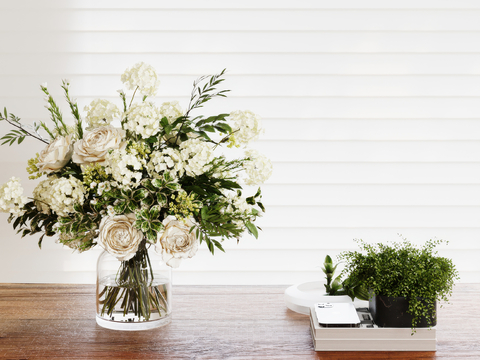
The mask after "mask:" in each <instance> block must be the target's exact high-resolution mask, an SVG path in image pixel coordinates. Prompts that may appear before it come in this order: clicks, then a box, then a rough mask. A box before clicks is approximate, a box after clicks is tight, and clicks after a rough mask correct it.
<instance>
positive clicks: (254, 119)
mask: <svg viewBox="0 0 480 360" xmlns="http://www.w3.org/2000/svg"><path fill="white" fill-rule="evenodd" d="M225 119H226V120H227V121H229V122H231V128H232V130H233V133H232V135H230V138H229V141H230V144H229V147H233V146H236V147H240V146H242V145H243V146H245V145H247V144H248V143H249V142H250V141H252V140H256V139H257V138H258V136H259V135H260V134H261V133H262V132H263V129H262V128H261V127H260V117H259V116H258V115H255V114H254V113H253V112H251V111H249V110H246V111H241V110H237V111H234V112H231V113H230V115H229V116H228V117H226V118H225Z"/></svg>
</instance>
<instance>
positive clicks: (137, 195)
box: [133, 189, 148, 201]
mask: <svg viewBox="0 0 480 360" xmlns="http://www.w3.org/2000/svg"><path fill="white" fill-rule="evenodd" d="M147 196H148V191H147V190H146V189H137V190H135V191H134V192H133V199H134V200H136V201H140V200H143V199H145V198H146V197H147Z"/></svg>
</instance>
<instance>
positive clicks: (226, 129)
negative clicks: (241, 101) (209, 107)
mask: <svg viewBox="0 0 480 360" xmlns="http://www.w3.org/2000/svg"><path fill="white" fill-rule="evenodd" d="M215 128H216V129H217V130H219V131H220V132H224V133H226V134H230V133H232V132H233V130H232V128H231V127H230V125H228V124H225V123H218V124H216V125H215Z"/></svg>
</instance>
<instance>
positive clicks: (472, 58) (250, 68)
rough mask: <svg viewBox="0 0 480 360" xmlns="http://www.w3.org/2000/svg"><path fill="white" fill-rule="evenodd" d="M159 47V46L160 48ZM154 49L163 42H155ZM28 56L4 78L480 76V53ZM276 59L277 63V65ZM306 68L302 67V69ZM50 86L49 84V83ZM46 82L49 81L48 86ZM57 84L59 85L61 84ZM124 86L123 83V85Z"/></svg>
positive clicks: (16, 57)
mask: <svg viewBox="0 0 480 360" xmlns="http://www.w3.org/2000/svg"><path fill="white" fill-rule="evenodd" d="M155 44H159V45H155ZM152 46H153V47H155V46H159V49H161V41H160V39H158V42H157V41H155V42H154V44H153V45H152ZM194 58H195V61H192V55H191V54H144V55H142V56H141V57H139V56H138V55H135V54H83V55H79V54H35V56H25V55H24V54H4V55H2V65H3V66H2V67H1V68H0V75H38V74H45V75H52V74H55V75H59V76H60V77H64V76H68V75H74V74H99V75H110V74H113V75H117V76H118V75H119V74H121V73H123V72H124V70H125V69H126V68H127V67H129V66H132V65H133V64H135V63H137V62H138V61H144V62H146V63H149V64H151V65H152V66H154V67H155V68H157V69H159V70H161V69H165V71H166V72H168V73H170V74H198V75H203V74H211V73H218V72H219V71H220V70H221V69H224V68H227V69H228V70H229V71H230V72H231V73H233V74H245V75H252V74H255V75H256V74H274V75H284V74H304V75H319V74H335V75H336V74H358V75H362V74H368V75H371V74H384V75H395V74H407V75H416V74H421V75H429V74H435V75H437V74H445V75H451V74H453V75H459V74H466V75H471V74H473V75H475V74H477V75H478V74H480V68H479V67H478V66H477V64H478V63H479V62H480V54H305V53H304V54H275V55H273V56H265V55H264V54H255V53H250V54H242V55H241V56H240V55H239V54H195V56H194ZM272 58H273V60H272ZM299 64H301V66H299ZM45 80H46V81H50V79H45ZM45 80H44V81H45ZM56 81H58V80H56ZM119 84H120V83H119Z"/></svg>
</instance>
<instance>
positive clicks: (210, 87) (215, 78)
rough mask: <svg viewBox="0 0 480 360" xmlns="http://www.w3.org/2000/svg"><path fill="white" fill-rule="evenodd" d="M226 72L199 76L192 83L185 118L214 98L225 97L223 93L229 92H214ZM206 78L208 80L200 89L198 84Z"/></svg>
mask: <svg viewBox="0 0 480 360" xmlns="http://www.w3.org/2000/svg"><path fill="white" fill-rule="evenodd" d="M226 70H227V69H223V70H222V71H221V72H220V74H217V75H205V76H201V77H199V78H198V79H197V80H195V81H194V82H193V89H192V93H191V95H190V102H189V104H188V110H187V112H186V113H185V117H188V115H189V114H190V111H192V110H193V109H197V108H201V107H202V106H203V104H204V103H206V102H207V101H210V100H211V99H213V98H214V97H216V96H221V97H226V95H225V93H226V92H229V91H230V90H221V91H215V90H216V88H215V86H217V85H219V84H220V83H221V82H223V81H224V80H225V79H222V78H221V77H222V76H223V75H224V74H225V71H226ZM208 78H210V80H209V81H207V82H206V83H205V84H204V85H203V87H201V86H200V84H201V83H202V82H203V81H204V80H206V79H208Z"/></svg>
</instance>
